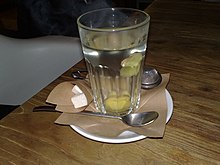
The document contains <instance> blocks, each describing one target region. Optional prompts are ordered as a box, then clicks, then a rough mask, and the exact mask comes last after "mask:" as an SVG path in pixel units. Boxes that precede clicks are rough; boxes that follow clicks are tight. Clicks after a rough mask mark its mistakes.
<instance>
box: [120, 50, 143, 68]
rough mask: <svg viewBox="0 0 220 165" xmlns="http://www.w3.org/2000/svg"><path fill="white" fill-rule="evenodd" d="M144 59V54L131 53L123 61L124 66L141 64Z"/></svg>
mask: <svg viewBox="0 0 220 165" xmlns="http://www.w3.org/2000/svg"><path fill="white" fill-rule="evenodd" d="M141 60H142V54H141V53H134V54H132V55H130V56H129V57H128V58H125V59H124V60H123V61H122V62H121V66H122V67H136V66H138V65H140V62H141Z"/></svg>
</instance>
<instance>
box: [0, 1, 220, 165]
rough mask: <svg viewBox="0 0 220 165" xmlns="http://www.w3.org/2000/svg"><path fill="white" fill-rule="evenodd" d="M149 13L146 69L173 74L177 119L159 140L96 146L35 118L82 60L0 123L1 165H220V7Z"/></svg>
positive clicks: (168, 6)
mask: <svg viewBox="0 0 220 165" xmlns="http://www.w3.org/2000/svg"><path fill="white" fill-rule="evenodd" d="M146 12H148V13H149V14H150V16H151V24H150V33H149V40H148V52H147V58H146V64H148V65H151V66H154V67H156V68H157V69H158V70H159V71H160V72H161V73H167V72H169V73H171V78H170V83H169V85H168V90H169V92H170V93H171V95H172V98H173V101H174V113H173V115H172V118H171V120H170V122H169V123H168V124H167V126H166V131H165V135H164V137H163V138H162V139H144V140H141V141H137V142H134V143H127V144H107V143H100V142H96V141H92V140H89V139H87V138H84V137H82V136H81V135H79V134H77V133H76V132H74V131H73V130H72V129H71V128H70V127H68V126H60V125H56V124H54V123H53V122H54V120H55V119H56V118H57V117H58V116H59V113H48V112H39V113H36V112H35V113H32V112H31V111H32V108H33V107H34V106H37V105H43V104H45V100H46V98H47V96H48V94H49V92H50V91H51V90H52V89H53V88H54V87H55V86H56V85H57V84H59V83H61V82H64V81H67V80H71V77H70V75H71V72H72V71H73V70H74V69H76V67H84V66H85V65H84V62H83V61H82V62H81V63H80V64H78V65H77V66H75V67H73V68H71V69H70V70H69V71H68V72H66V73H64V74H63V75H62V76H61V77H59V78H58V79H57V80H55V81H54V82H53V83H51V84H50V85H48V86H47V87H45V88H44V89H43V90H42V91H40V92H39V93H38V94H37V95H35V96H34V97H32V98H31V99H30V100H28V101H27V102H26V103H24V104H23V105H22V106H21V107H19V108H18V109H16V111H15V112H13V113H11V114H10V115H8V116H7V117H5V118H4V119H2V120H1V121H0V132H1V134H0V144H1V145H0V164H3V165H4V164H19V165H20V164H22V165H25V164H28V165H31V164H33V165H34V164H43V165H50V164H55V165H56V164H57V165H58V164H64V165H69V164H92V165H93V164H94V165H102V164H106V165H110V164H115V165H121V164H126V165H134V164H139V165H145V164H147V165H148V164H150V165H167V164H169V165H171V164H172V165H182V164H187V165H194V164H199V165H218V164H220V30H219V29H220V21H219V18H220V4H219V3H208V2H201V1H193V0H185V1H182V0H155V1H154V2H153V3H152V4H151V5H150V7H148V8H147V9H146Z"/></svg>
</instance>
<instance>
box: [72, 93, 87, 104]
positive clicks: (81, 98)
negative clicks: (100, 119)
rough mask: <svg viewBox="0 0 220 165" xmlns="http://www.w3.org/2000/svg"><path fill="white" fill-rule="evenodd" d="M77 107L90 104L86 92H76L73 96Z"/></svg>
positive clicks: (73, 101)
mask: <svg viewBox="0 0 220 165" xmlns="http://www.w3.org/2000/svg"><path fill="white" fill-rule="evenodd" d="M71 101H72V103H73V105H74V107H75V108H80V107H83V106H86V105H87V104H88V102H87V98H86V96H85V94H84V93H80V94H76V95H74V96H73V97H72V98H71Z"/></svg>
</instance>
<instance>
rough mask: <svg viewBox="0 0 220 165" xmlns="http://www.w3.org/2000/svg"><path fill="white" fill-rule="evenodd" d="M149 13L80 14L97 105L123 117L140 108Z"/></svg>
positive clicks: (120, 10)
mask: <svg viewBox="0 0 220 165" xmlns="http://www.w3.org/2000/svg"><path fill="white" fill-rule="evenodd" d="M149 21H150V16H149V15H148V14H147V13H145V12H144V11H140V10H137V9H128V8H105V9H98V10H94V11H89V12H87V13H85V14H83V15H81V16H80V17H79V18H78V20H77V24H78V29H79V34H80V40H81V44H82V50H83V54H84V57H85V61H86V67H87V69H88V73H89V80H90V83H91V88H92V91H93V96H94V103H95V106H96V108H97V109H98V110H99V111H100V112H102V113H107V114H111V115H116V116H123V115H126V114H128V113H131V112H132V111H135V110H136V109H137V108H138V105H139V102H140V89H141V75H142V71H143V65H144V61H145V52H146V48H147V38H148V30H149Z"/></svg>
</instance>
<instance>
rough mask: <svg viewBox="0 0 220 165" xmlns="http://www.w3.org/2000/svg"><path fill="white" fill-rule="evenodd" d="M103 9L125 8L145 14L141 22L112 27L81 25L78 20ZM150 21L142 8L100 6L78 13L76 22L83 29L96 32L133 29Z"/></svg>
mask: <svg viewBox="0 0 220 165" xmlns="http://www.w3.org/2000/svg"><path fill="white" fill-rule="evenodd" d="M103 10H112V11H114V10H127V11H129V10H130V11H136V12H139V13H142V14H144V15H145V16H146V19H145V20H143V21H142V22H140V23H138V24H135V25H132V26H126V27H112V28H106V29H105V28H91V27H89V26H86V25H83V24H82V23H81V22H80V19H81V18H82V17H83V16H85V15H88V14H90V13H94V12H98V11H103ZM149 21H150V15H149V14H148V13H146V12H144V11H142V10H139V9H134V8H118V7H114V8H102V9H96V10H91V11H88V12H86V13H83V14H82V15H80V16H79V17H78V18H77V24H78V26H79V27H81V28H83V29H86V30H90V31H97V32H114V31H124V30H131V29H135V28H137V27H141V26H143V25H145V24H147V23H148V22H149Z"/></svg>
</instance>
